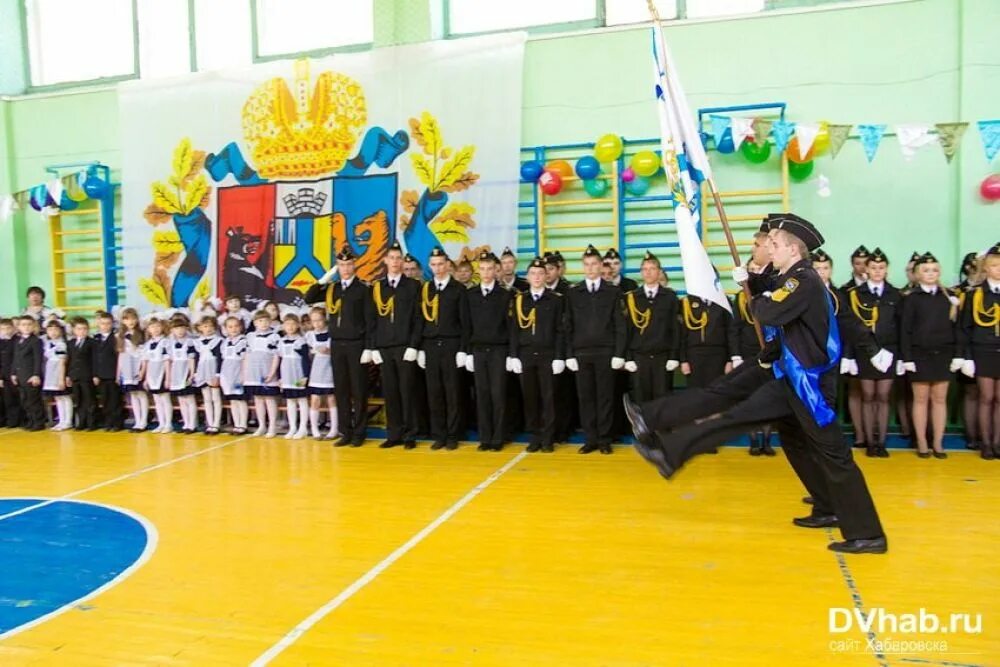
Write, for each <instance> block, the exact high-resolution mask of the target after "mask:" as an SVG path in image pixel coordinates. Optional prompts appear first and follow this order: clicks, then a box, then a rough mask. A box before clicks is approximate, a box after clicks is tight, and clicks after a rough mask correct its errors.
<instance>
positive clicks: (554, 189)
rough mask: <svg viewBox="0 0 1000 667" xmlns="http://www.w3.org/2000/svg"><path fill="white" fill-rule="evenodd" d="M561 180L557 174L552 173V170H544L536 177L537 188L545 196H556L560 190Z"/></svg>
mask: <svg viewBox="0 0 1000 667" xmlns="http://www.w3.org/2000/svg"><path fill="white" fill-rule="evenodd" d="M562 186H563V180H562V176H560V175H559V172H557V171H553V170H552V169H546V170H545V171H543V172H542V175H541V176H539V177H538V187H540V188H541V189H542V192H544V193H545V194H547V195H557V194H559V191H560V190H562Z"/></svg>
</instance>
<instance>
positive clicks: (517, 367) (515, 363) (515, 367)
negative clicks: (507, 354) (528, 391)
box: [510, 357, 524, 375]
mask: <svg viewBox="0 0 1000 667" xmlns="http://www.w3.org/2000/svg"><path fill="white" fill-rule="evenodd" d="M510 370H512V371H514V373H515V374H516V375H520V374H521V373H522V371H523V370H524V369H523V368H521V360H520V359H518V358H517V357H513V358H511V360H510Z"/></svg>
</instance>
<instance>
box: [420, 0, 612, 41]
mask: <svg viewBox="0 0 1000 667" xmlns="http://www.w3.org/2000/svg"><path fill="white" fill-rule="evenodd" d="M430 1H431V2H434V1H435V0H430ZM440 1H441V3H442V9H443V12H442V13H443V16H442V22H443V25H444V39H463V38H465V37H478V36H481V35H493V34H496V33H501V32H521V31H524V32H526V33H528V34H529V35H546V34H552V33H560V32H576V31H580V30H596V29H599V28H605V27H607V26H606V25H605V23H606V21H605V15H604V0H594V18H592V19H582V20H580V21H562V22H560V23H546V24H544V25H531V26H520V27H516V26H515V27H512V28H499V29H497V30H481V31H479V32H452V29H451V0H440Z"/></svg>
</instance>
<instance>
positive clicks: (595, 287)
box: [590, 283, 597, 294]
mask: <svg viewBox="0 0 1000 667" xmlns="http://www.w3.org/2000/svg"><path fill="white" fill-rule="evenodd" d="M596 291H597V285H595V284H594V283H590V293H591V294H593V293H594V292H596Z"/></svg>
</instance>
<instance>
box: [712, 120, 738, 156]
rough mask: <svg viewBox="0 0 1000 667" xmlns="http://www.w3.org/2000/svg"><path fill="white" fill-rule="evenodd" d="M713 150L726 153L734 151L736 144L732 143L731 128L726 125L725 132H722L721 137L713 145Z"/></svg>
mask: <svg viewBox="0 0 1000 667" xmlns="http://www.w3.org/2000/svg"><path fill="white" fill-rule="evenodd" d="M715 150H717V151H719V152H720V153H723V154H727V155H728V154H729V153H733V152H735V151H736V144H734V143H733V130H732V128H729V127H727V128H726V130H725V132H723V133H722V138H721V139H719V143H717V144H716V145H715Z"/></svg>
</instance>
